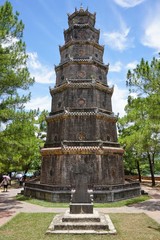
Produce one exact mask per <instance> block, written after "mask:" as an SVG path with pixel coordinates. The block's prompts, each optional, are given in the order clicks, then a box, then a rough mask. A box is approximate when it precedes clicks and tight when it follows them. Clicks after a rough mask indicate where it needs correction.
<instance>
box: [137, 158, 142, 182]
mask: <svg viewBox="0 0 160 240" xmlns="http://www.w3.org/2000/svg"><path fill="white" fill-rule="evenodd" d="M136 164H137V171H138V178H139V182H140V183H141V182H142V178H141V169H140V166H139V161H138V160H136Z"/></svg>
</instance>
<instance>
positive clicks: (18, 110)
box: [0, 1, 46, 172]
mask: <svg viewBox="0 0 160 240" xmlns="http://www.w3.org/2000/svg"><path fill="white" fill-rule="evenodd" d="M23 30H24V24H23V23H22V21H21V20H19V13H18V12H15V13H14V12H13V8H12V5H11V3H10V2H9V1H6V2H5V3H4V5H2V6H0V172H11V171H18V170H19V171H25V172H27V171H28V170H29V169H38V168H40V151H39V150H40V147H41V146H42V145H43V142H44V138H45V131H46V123H44V122H45V121H44V120H45V114H46V112H45V111H43V112H42V113H41V114H40V113H39V111H38V110H35V111H30V112H25V109H24V104H25V103H26V102H27V101H28V100H30V97H31V96H30V93H29V92H28V91H29V87H30V86H31V85H33V83H34V79H33V78H31V77H30V73H29V71H28V68H27V58H28V56H27V54H26V46H25V43H24V42H23V40H22V38H23Z"/></svg>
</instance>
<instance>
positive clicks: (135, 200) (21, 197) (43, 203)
mask: <svg viewBox="0 0 160 240" xmlns="http://www.w3.org/2000/svg"><path fill="white" fill-rule="evenodd" d="M16 199H17V200H19V201H26V202H29V203H32V204H36V205H40V206H43V207H53V208H63V207H64V208H66V207H68V206H69V203H53V202H47V201H43V200H38V199H34V198H28V197H25V196H24V195H21V194H19V195H17V196H16ZM148 199H150V197H149V196H147V195H141V196H139V197H136V198H131V199H127V200H122V201H118V202H111V203H94V207H95V208H106V207H107V208H108V207H123V206H128V205H131V204H135V203H139V202H143V201H146V200H148Z"/></svg>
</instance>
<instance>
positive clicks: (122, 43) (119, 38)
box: [103, 27, 133, 51]
mask: <svg viewBox="0 0 160 240" xmlns="http://www.w3.org/2000/svg"><path fill="white" fill-rule="evenodd" d="M129 32H130V29H129V28H127V27H123V28H122V29H121V30H119V31H114V32H105V33H103V39H104V42H105V44H107V45H109V46H110V47H111V48H112V49H116V50H118V51H124V50H125V49H127V48H129V47H132V46H133V43H132V42H133V39H131V38H129Z"/></svg>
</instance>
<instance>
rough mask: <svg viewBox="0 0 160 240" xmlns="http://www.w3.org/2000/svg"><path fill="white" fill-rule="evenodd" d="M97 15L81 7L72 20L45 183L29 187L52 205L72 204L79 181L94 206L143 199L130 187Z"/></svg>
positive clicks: (45, 157) (54, 93)
mask: <svg viewBox="0 0 160 240" xmlns="http://www.w3.org/2000/svg"><path fill="white" fill-rule="evenodd" d="M95 20H96V14H95V13H94V14H92V13H90V12H89V11H88V9H86V10H84V9H83V8H82V7H81V8H80V9H79V10H77V9H75V12H74V13H73V14H71V15H70V14H68V25H69V27H68V29H66V30H64V39H65V43H64V45H63V46H60V47H59V52H60V63H59V65H58V66H55V72H56V84H55V87H54V88H51V89H50V94H51V97H52V104H51V112H50V114H49V116H48V117H47V118H46V121H47V138H46V142H45V145H44V148H42V149H41V154H42V168H41V176H40V183H34V182H33V183H27V184H26V186H25V195H29V196H33V197H36V198H40V199H47V200H50V201H60V202H65V201H69V200H70V196H71V189H73V188H74V186H75V182H76V181H77V180H76V179H79V181H80V179H81V178H83V179H85V181H86V184H87V186H88V188H90V189H92V190H93V196H94V201H96V202H107V201H117V200H120V199H125V198H130V197H134V196H138V195H139V194H140V186H139V183H137V182H134V183H133V182H132V183H125V178H124V168H123V159H122V158H123V152H124V150H123V149H122V148H121V147H120V145H119V143H118V141H117V128H116V122H117V116H115V114H114V113H113V111H112V102H111V97H112V94H113V90H114V88H113V87H109V86H108V80H107V74H108V70H109V65H106V64H104V62H103V53H104V46H102V45H100V44H99V37H100V30H98V29H96V28H95Z"/></svg>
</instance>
